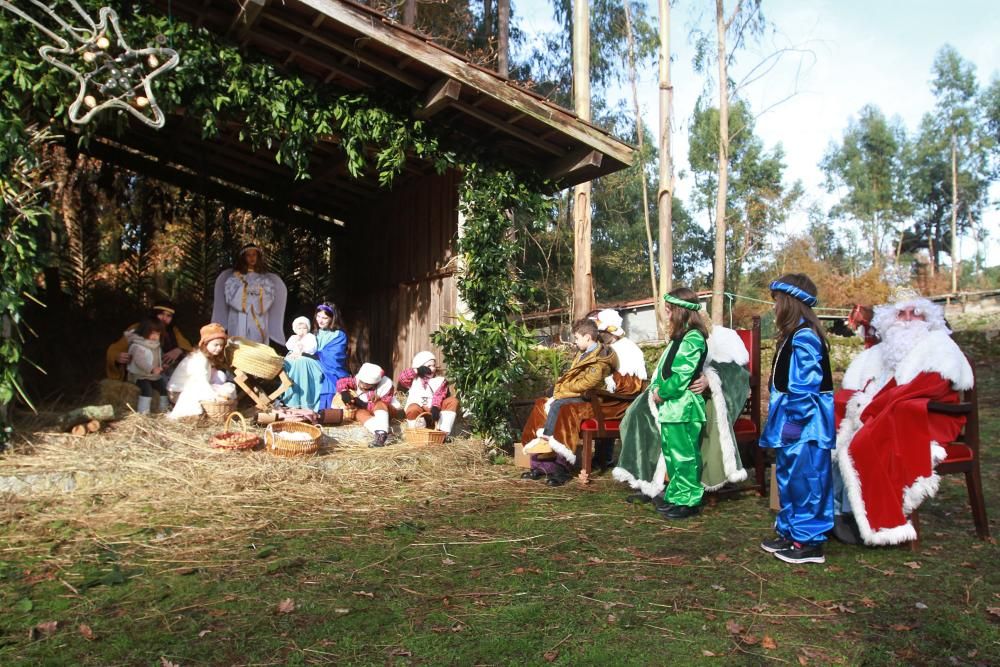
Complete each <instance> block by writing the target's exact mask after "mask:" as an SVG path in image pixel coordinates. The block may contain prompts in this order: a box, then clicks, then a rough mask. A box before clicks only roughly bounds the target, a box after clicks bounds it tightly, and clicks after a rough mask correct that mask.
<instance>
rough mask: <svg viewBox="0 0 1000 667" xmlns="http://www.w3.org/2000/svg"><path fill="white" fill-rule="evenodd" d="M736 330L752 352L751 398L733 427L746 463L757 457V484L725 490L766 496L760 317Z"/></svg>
mask: <svg viewBox="0 0 1000 667" xmlns="http://www.w3.org/2000/svg"><path fill="white" fill-rule="evenodd" d="M736 333H737V334H739V336H740V338H741V339H742V340H743V344H744V345H746V346H747V350H749V352H750V369H749V370H750V397H749V398H748V399H747V402H746V403H745V404H744V406H743V412H741V413H740V416H739V417H737V418H736V423H735V424H733V430H734V431H735V432H736V446H737V447H739V448H740V458H741V459H742V461H743V465H744V466H746V465H747V463H748V461H749V460H750V459H753V469H754V483H753V484H752V485H749V486H746V485H741V486H739V487H736V488H734V489H723V490H722V493H726V492H729V491H746V490H748V489H753V490H756V491H757V495H759V496H763V495H764V492H765V486H764V467H765V461H764V451H763V450H762V449H761V448H760V432H761V424H760V378H761V373H760V317H759V316H756V315H755V316H754V318H753V324H752V325H751V328H749V329H737V330H736Z"/></svg>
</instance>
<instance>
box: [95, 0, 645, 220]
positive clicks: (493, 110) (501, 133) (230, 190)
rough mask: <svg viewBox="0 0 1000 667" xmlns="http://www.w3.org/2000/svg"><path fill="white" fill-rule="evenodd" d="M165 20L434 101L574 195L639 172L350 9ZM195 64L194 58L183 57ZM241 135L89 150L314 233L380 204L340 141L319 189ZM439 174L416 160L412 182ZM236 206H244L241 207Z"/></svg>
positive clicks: (322, 76)
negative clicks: (593, 183) (584, 186)
mask: <svg viewBox="0 0 1000 667" xmlns="http://www.w3.org/2000/svg"><path fill="white" fill-rule="evenodd" d="M154 4H155V5H157V6H158V7H159V8H160V9H161V10H162V11H164V12H165V13H167V12H169V13H170V14H171V15H172V16H173V17H174V18H176V19H179V20H184V21H188V22H191V23H193V24H195V25H198V26H201V27H204V28H206V29H208V30H211V31H213V32H216V33H218V34H220V35H225V36H227V37H229V38H231V39H235V40H236V41H237V42H239V43H240V44H241V45H242V46H243V47H244V48H247V49H250V50H254V51H257V52H259V53H261V54H263V55H264V56H266V57H267V58H269V59H271V60H272V61H274V62H275V63H277V64H278V66H279V67H283V68H286V69H287V70H289V71H294V72H296V73H297V74H305V75H308V76H311V77H313V78H315V79H317V80H319V81H322V82H324V83H330V84H332V85H336V86H337V87H340V88H343V89H345V90H366V89H380V90H387V91H389V92H390V93H394V92H398V93H399V94H400V95H405V96H406V97H413V96H414V95H416V96H417V97H418V98H419V97H422V99H423V103H422V104H419V105H418V106H417V108H415V109H414V111H413V113H414V115H415V116H417V117H419V118H424V119H429V120H430V119H433V120H430V122H434V123H443V124H446V125H448V126H449V127H450V128H453V129H455V130H457V131H458V132H459V133H461V134H462V135H463V136H465V137H467V138H468V139H469V141H470V142H473V143H476V144H479V145H481V146H485V147H488V148H490V149H491V150H493V151H495V153H496V155H497V156H498V157H500V158H501V159H502V160H503V161H505V162H507V163H509V164H511V165H512V166H516V167H520V168H524V169H530V170H533V171H535V172H536V173H539V174H541V175H544V176H546V177H549V178H553V179H554V180H556V181H557V182H558V183H559V184H560V185H562V186H569V185H574V184H576V183H580V182H584V181H587V180H590V179H593V178H596V177H598V176H601V175H604V174H608V173H612V172H614V171H618V170H620V169H623V168H625V167H627V166H629V165H630V164H631V162H632V157H633V152H634V149H633V148H632V147H631V146H629V145H628V144H626V143H624V142H622V141H620V140H618V139H616V138H615V137H614V136H612V135H611V134H609V133H608V132H606V131H604V130H603V129H601V128H599V127H597V126H595V125H593V124H591V123H588V122H586V121H583V120H581V119H580V118H578V117H577V116H576V115H575V114H574V113H573V112H571V111H568V110H566V109H564V108H562V107H560V106H558V105H556V104H553V103H551V102H549V101H548V100H546V99H544V98H543V97H541V96H539V95H537V94H535V93H533V92H531V91H529V90H526V89H524V88H522V87H520V86H518V85H516V84H515V83H514V82H512V81H510V80H508V79H506V78H504V77H501V76H499V75H498V74H497V73H496V72H493V71H490V70H488V69H485V68H483V67H480V66H478V65H475V64H473V63H471V62H469V61H468V60H466V59H465V58H463V57H462V56H460V55H459V54H457V53H454V52H452V51H450V50H448V49H446V48H445V47H443V46H441V45H439V44H436V43H435V42H434V41H433V40H432V39H431V38H430V37H428V36H426V35H423V34H421V33H419V32H417V31H414V30H411V29H409V28H406V27H403V26H401V25H399V24H397V23H395V22H394V21H392V20H391V19H389V18H388V17H386V16H385V15H383V14H381V13H379V12H376V11H374V10H372V9H370V8H368V7H365V6H363V5H359V4H356V3H354V2H350V1H348V0H280V1H272V0H154ZM181 57H182V59H183V52H182V53H181ZM238 135H239V128H238V127H231V128H223V129H222V131H221V133H220V135H219V136H218V137H213V138H203V137H202V136H201V130H200V126H199V123H198V121H197V119H185V118H183V117H179V116H178V117H171V118H169V119H168V121H167V125H166V127H165V128H164V129H162V130H159V131H155V130H152V129H146V128H143V127H139V126H138V124H137V123H136V124H133V126H132V129H130V131H129V132H128V133H126V134H125V135H124V136H123V137H120V138H116V139H110V138H105V139H101V140H99V141H97V142H94V144H93V145H92V147H90V148H88V149H87V150H88V151H90V152H92V153H94V154H95V155H97V156H98V157H102V158H104V159H112V160H115V161H117V162H119V163H121V164H123V165H125V166H127V167H131V168H133V169H136V170H139V171H145V172H147V173H149V172H152V173H154V174H156V175H158V176H159V177H161V178H164V179H165V180H170V181H173V182H176V183H178V184H179V185H182V186H184V187H187V188H188V189H192V190H195V191H200V192H203V193H205V194H209V195H212V196H216V197H218V198H221V199H228V200H229V201H232V202H233V203H236V204H237V205H241V206H244V207H245V208H249V209H252V210H259V211H262V212H265V213H270V214H272V215H275V216H277V217H284V218H289V217H290V218H291V219H293V220H296V221H298V222H302V223H306V224H307V225H309V226H312V225H315V224H316V223H319V224H323V221H327V222H328V221H329V220H330V219H333V218H340V219H342V220H350V219H351V217H353V216H352V211H356V210H358V207H359V205H362V204H363V203H364V202H366V201H370V200H374V199H375V198H377V197H378V196H379V192H380V187H379V185H378V183H377V181H376V180H375V179H365V178H361V179H354V178H352V177H351V176H349V174H348V172H347V166H346V162H345V160H346V158H345V156H344V154H343V153H342V151H340V150H339V149H338V147H337V146H336V137H329V138H323V139H322V140H321V141H319V142H318V144H317V146H316V148H315V149H314V154H313V156H312V161H311V167H310V174H311V176H312V178H311V179H309V180H307V181H304V182H303V181H298V182H296V181H294V180H293V175H292V173H291V171H290V170H289V169H288V168H286V167H283V166H282V165H280V164H278V163H277V162H276V161H275V160H274V156H273V154H270V153H269V152H268V151H266V150H256V151H255V150H254V149H252V148H251V147H250V146H248V145H246V144H244V143H243V142H241V141H239V138H238ZM430 169H431V166H430V165H427V164H421V163H419V162H417V161H411V162H410V163H408V164H407V167H406V172H405V173H404V174H402V175H401V176H400V180H402V181H405V180H406V179H407V178H409V177H414V176H419V175H421V174H423V173H426V172H427V171H428V170H430ZM234 198H235V199H234Z"/></svg>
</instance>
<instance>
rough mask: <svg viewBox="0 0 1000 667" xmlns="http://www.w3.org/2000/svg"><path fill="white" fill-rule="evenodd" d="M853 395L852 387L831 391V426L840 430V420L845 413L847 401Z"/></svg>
mask: <svg viewBox="0 0 1000 667" xmlns="http://www.w3.org/2000/svg"><path fill="white" fill-rule="evenodd" d="M851 396H854V390H853V389H840V390H838V391H835V392H834V393H833V427H834V428H835V429H837V430H840V420H841V419H843V418H844V415H845V414H846V413H847V402H848V401H849V400H851Z"/></svg>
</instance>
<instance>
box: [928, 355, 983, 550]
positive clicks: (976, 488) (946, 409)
mask: <svg viewBox="0 0 1000 667" xmlns="http://www.w3.org/2000/svg"><path fill="white" fill-rule="evenodd" d="M969 363H970V365H971V363H972V360H971V359H970V360H969ZM974 379H975V375H973V380H974ZM962 394H963V395H962V399H961V401H959V402H958V403H937V402H931V403H928V404H927V409H928V410H929V411H931V412H937V413H940V414H946V415H965V426H964V427H963V428H962V432H961V433H960V434H959V435H958V437H957V438H956V439H955V440H954V441H953V442H949V443H947V444H943V443H942V445H941V446H942V447H944V448H945V451H947V452H948V455H947V457H946V458H945V460H944V461H942V462H941V463H939V464H938V465H937V468H935V471H936V472H937V474H939V475H957V474H964V475H965V488H966V490H967V491H968V494H969V506H970V507H971V508H972V521H973V523H975V526H976V535H978V536H979V539H981V540H988V539H989V537H990V524H989V520H988V519H987V518H986V500H985V498H984V497H983V481H982V477H981V475H980V472H979V394H978V391H977V390H976V387H975V384H973V387H972V389H969V390H967V391H964V392H962ZM910 521H911V522H912V523H913V527H914V528H915V529H916V531H917V539H915V540H914V541H913V542H911V543H910V548H911V549H913V550H914V551H916V550H917V549H919V548H920V515H919V513H918V512H917V511H916V510H914V511H913V512H912V513H911V514H910Z"/></svg>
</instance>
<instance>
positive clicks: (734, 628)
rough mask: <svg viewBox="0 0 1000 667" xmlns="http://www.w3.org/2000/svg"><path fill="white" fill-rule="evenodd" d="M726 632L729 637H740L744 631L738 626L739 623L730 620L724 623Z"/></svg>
mask: <svg viewBox="0 0 1000 667" xmlns="http://www.w3.org/2000/svg"><path fill="white" fill-rule="evenodd" d="M726 631H727V632H728V633H729V634H731V635H741V634H743V633H744V632H745V631H746V629H745V628H744V627H743V626H742V625H740V623H739V621H737V620H735V619H732V618H730V619H729V620H727V621H726Z"/></svg>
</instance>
